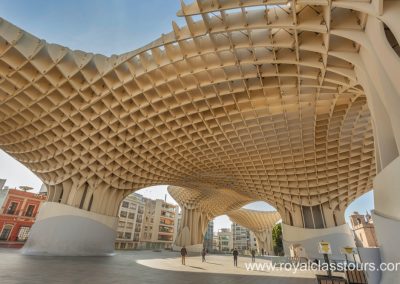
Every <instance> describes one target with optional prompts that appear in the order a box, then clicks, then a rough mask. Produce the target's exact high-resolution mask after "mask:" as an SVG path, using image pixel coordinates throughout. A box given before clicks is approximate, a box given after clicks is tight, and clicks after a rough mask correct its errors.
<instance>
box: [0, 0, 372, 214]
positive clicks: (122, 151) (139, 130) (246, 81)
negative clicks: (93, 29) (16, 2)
mask: <svg viewBox="0 0 400 284" xmlns="http://www.w3.org/2000/svg"><path fill="white" fill-rule="evenodd" d="M311 2H313V3H314V4H315V5H310V3H311ZM340 2H343V1H338V2H337V1H328V0H318V1H300V0H298V1H289V2H287V1H279V0H276V1H275V0H274V1H263V0H248V1H238V0H236V1H234V0H229V1H222V0H219V1H217V0H203V1H200V0H199V1H197V2H194V3H192V4H183V6H182V9H181V10H180V11H179V12H178V16H181V17H184V18H185V19H186V22H187V25H186V26H183V27H179V26H178V25H176V24H175V23H173V24H172V29H171V30H172V32H171V33H169V34H164V35H162V36H161V37H160V38H159V39H157V40H155V41H153V42H152V43H150V44H149V45H147V46H145V47H143V48H140V49H138V50H135V51H132V52H129V53H126V54H122V55H118V56H111V57H105V56H102V55H95V54H90V53H85V52H82V51H73V50H70V49H68V48H66V47H63V46H59V45H56V44H49V43H46V42H45V41H44V40H39V39H38V38H36V37H35V36H33V35H31V34H29V33H27V32H25V31H22V30H20V29H19V28H17V27H15V26H13V25H12V24H10V23H8V22H7V21H6V20H0V76H1V77H0V148H1V149H3V150H5V151H6V152H7V153H9V154H10V155H12V156H13V157H15V158H16V159H17V160H18V161H20V162H22V163H23V164H24V165H26V166H27V167H28V168H29V169H31V170H32V171H33V172H34V173H35V174H37V175H38V176H39V177H40V178H41V179H42V180H43V181H44V182H45V183H46V184H49V185H56V184H60V183H62V182H64V181H65V180H67V179H69V178H71V177H76V176H78V177H80V178H82V179H85V180H96V181H98V182H100V183H103V184H107V185H108V186H110V187H113V188H117V189H120V190H124V191H126V192H132V191H134V190H137V189H140V188H143V187H146V186H150V185H157V184H171V185H175V186H181V187H186V188H192V189H195V191H196V192H197V193H198V192H200V191H201V190H202V189H204V188H207V191H210V190H211V191H213V190H215V191H223V192H227V193H226V195H230V193H229V192H231V193H232V192H233V193H234V195H231V198H236V196H243V199H245V200H246V202H248V201H250V200H265V201H267V202H269V203H270V204H271V205H274V206H275V207H277V208H280V207H289V206H290V204H293V203H295V204H301V205H315V204H321V203H324V202H330V203H331V204H332V206H333V207H335V206H339V204H340V205H347V204H349V203H350V202H351V201H352V200H354V199H355V198H356V197H357V196H360V195H361V194H363V193H365V192H367V191H368V190H370V189H371V186H372V178H373V177H374V175H375V171H376V170H375V162H374V143H373V135H372V130H371V120H370V112H369V109H368V106H367V102H366V97H365V95H364V92H363V89H362V87H361V86H360V85H359V83H358V82H357V78H356V75H355V71H354V66H353V65H352V64H351V63H349V62H348V61H345V60H344V59H343V58H341V57H340V56H338V55H339V54H341V53H342V54H344V53H347V54H356V53H357V52H358V48H359V46H358V44H357V43H355V42H353V41H351V40H349V39H346V38H343V37H340V36H338V35H336V33H335V32H334V31H335V30H341V29H353V30H362V29H363V27H364V25H365V22H366V19H367V15H366V14H363V13H360V12H357V11H354V10H350V9H345V8H341V7H340V6H339V4H340ZM361 2H362V1H361ZM272 4H273V5H272ZM196 196H198V197H196V198H197V199H199V198H201V194H197V195H196ZM196 198H194V200H196ZM222 199H224V198H223V197H221V200H222ZM238 200H240V198H236V199H235V202H239V201H238ZM194 202H195V201H194Z"/></svg>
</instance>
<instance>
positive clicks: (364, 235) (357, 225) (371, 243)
mask: <svg viewBox="0 0 400 284" xmlns="http://www.w3.org/2000/svg"><path fill="white" fill-rule="evenodd" d="M350 222H351V226H352V227H353V231H354V237H355V241H356V245H357V247H364V248H369V247H378V246H379V245H378V241H377V238H376V234H375V226H374V222H373V220H372V218H371V215H370V214H368V213H367V214H366V215H363V214H359V213H358V212H354V213H353V214H351V215H350Z"/></svg>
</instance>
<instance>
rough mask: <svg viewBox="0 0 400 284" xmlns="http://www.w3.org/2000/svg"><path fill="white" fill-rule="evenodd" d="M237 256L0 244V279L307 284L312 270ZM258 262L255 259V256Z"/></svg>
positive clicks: (7, 283) (87, 283) (7, 282)
mask: <svg viewBox="0 0 400 284" xmlns="http://www.w3.org/2000/svg"><path fill="white" fill-rule="evenodd" d="M248 260H249V259H248V258H239V267H237V268H235V267H233V264H232V259H231V257H230V256H217V255H209V256H208V257H207V263H202V262H201V258H200V256H192V257H189V258H188V259H187V261H186V264H187V265H186V266H182V265H181V264H180V258H179V257H178V254H177V253H175V252H166V251H163V252H152V251H132V252H117V254H116V255H115V256H111V257H38V256H23V255H21V254H19V252H18V250H15V249H0V283H1V284H14V283H18V284H20V283H27V284H28V283H29V284H35V283H41V284H42V283H51V284H52V283H73V284H79V283H82V284H83V283H84V284H92V283H99V284H101V283H107V284H111V283H138V284H139V283H168V284H180V283H182V284H183V283H185V284H186V283H201V284H212V283H218V284H225V283H227V284H228V283H229V284H236V283H238V284H239V283H240V284H247V283H251V284H257V283H279V284H286V283H288V284H292V283H293V284H311V283H315V282H314V281H315V280H314V277H313V274H312V273H309V272H302V273H300V274H299V273H297V274H295V275H294V274H293V273H290V272H286V273H282V272H279V273H278V272H258V271H252V272H248V271H247V270H246V269H245V266H244V262H247V261H248ZM259 261H261V260H259Z"/></svg>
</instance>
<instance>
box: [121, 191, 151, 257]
mask: <svg viewBox="0 0 400 284" xmlns="http://www.w3.org/2000/svg"><path fill="white" fill-rule="evenodd" d="M144 205H145V203H144V198H143V196H141V195H140V194H136V193H133V194H131V195H129V196H128V197H126V198H125V199H124V200H123V201H122V203H121V206H120V208H119V212H118V216H119V219H118V229H117V239H116V241H115V248H116V249H136V248H138V246H139V241H140V234H141V232H142V227H143V214H144Z"/></svg>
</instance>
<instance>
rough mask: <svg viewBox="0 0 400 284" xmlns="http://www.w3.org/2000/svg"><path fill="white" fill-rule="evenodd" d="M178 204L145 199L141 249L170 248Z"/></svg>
mask: <svg viewBox="0 0 400 284" xmlns="http://www.w3.org/2000/svg"><path fill="white" fill-rule="evenodd" d="M178 209H179V207H178V205H173V204H170V203H167V202H165V201H164V200H161V199H156V200H152V199H147V198H146V199H145V212H144V219H143V229H142V232H141V236H140V247H141V248H143V249H170V248H172V244H173V241H174V236H176V230H177V225H176V224H177V223H178V213H179V212H178Z"/></svg>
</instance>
